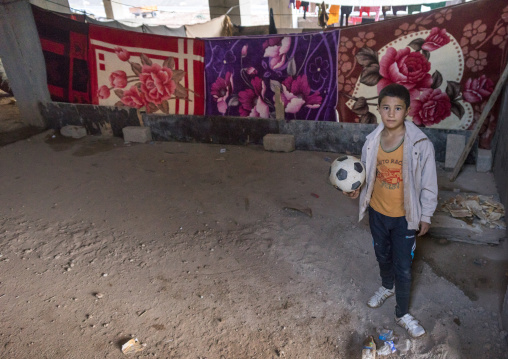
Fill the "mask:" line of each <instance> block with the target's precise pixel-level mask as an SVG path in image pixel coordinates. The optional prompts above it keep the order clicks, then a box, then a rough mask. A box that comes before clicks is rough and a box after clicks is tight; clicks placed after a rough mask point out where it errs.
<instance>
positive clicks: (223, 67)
mask: <svg viewBox="0 0 508 359" xmlns="http://www.w3.org/2000/svg"><path fill="white" fill-rule="evenodd" d="M338 42H339V31H327V32H316V33H307V34H292V35H284V36H281V35H274V36H250V37H235V38H215V39H207V41H206V42H205V78H206V93H207V99H206V114H207V115H222V116H243V117H259V118H276V111H275V109H276V107H278V108H281V109H282V107H281V106H283V109H284V118H285V119H286V120H292V119H299V120H312V121H336V120H337V116H336V106H337V96H338V95H337V63H338V61H337V45H338ZM279 92H280V97H279ZM279 111H280V110H279ZM281 113H282V111H280V113H279V116H277V118H282V115H281Z"/></svg>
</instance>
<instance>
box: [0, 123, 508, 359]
mask: <svg viewBox="0 0 508 359" xmlns="http://www.w3.org/2000/svg"><path fill="white" fill-rule="evenodd" d="M222 149H225V152H224V151H221V150H222ZM335 155H336V154H333V153H323V152H303V151H295V152H293V153H269V152H265V151H264V150H263V148H262V147H260V146H245V147H239V146H223V145H208V144H184V143H169V142H165V143H151V144H129V143H124V142H123V140H122V139H120V138H101V137H86V138H83V139H80V140H71V139H66V138H62V137H61V136H60V135H58V134H56V135H55V136H53V132H52V131H47V132H44V133H42V134H39V135H36V136H34V137H31V138H29V139H25V140H20V141H18V142H16V143H12V144H9V145H5V146H3V147H0V183H1V184H2V190H1V191H0V203H1V204H2V205H1V207H0V255H1V257H0V357H1V358H123V357H124V354H122V352H121V345H122V344H123V343H124V342H126V341H127V340H128V339H129V338H131V337H137V338H138V339H139V340H140V341H141V342H142V343H145V344H146V347H145V349H144V351H142V352H141V353H139V354H137V355H132V357H140V358H145V357H147V358H148V357H158V358H172V359H176V358H182V359H184V358H185V359H190V358H196V359H198V358H207V359H215V358H217V359H221V358H228V359H239V358H242V359H243V358H262V359H266V358H279V357H281V358H317V359H320V358H326V359H327V358H360V356H361V349H362V341H363V340H364V338H365V337H366V336H367V335H375V334H376V328H377V327H381V326H387V327H389V328H391V329H393V330H395V332H396V335H397V336H398V337H399V340H402V339H407V338H408V336H407V334H406V333H405V332H404V331H403V330H402V329H401V328H398V327H396V326H395V325H394V321H393V311H394V306H395V301H394V300H393V298H392V299H389V300H388V302H387V303H385V305H384V306H383V307H381V308H379V309H370V308H368V307H367V306H366V304H365V303H366V301H367V300H368V298H369V296H370V295H371V294H372V293H373V291H375V290H376V289H377V287H378V286H379V279H378V271H377V263H376V260H375V257H374V253H373V248H372V245H371V237H370V234H369V230H368V226H367V224H366V223H365V222H362V223H358V222H357V211H358V203H357V202H356V201H352V200H349V199H347V198H345V197H343V196H342V195H341V194H339V193H338V192H337V191H336V190H335V189H334V188H333V187H332V186H330V185H329V184H328V182H327V178H326V174H327V171H328V167H329V162H328V161H327V159H328V158H334V157H335ZM440 174H441V177H440V186H441V187H442V188H446V189H450V188H460V189H461V190H462V191H478V189H479V188H481V190H482V193H484V194H492V193H495V191H496V189H495V186H494V184H493V179H492V175H491V174H477V173H476V172H475V171H474V168H471V167H468V168H466V169H465V171H464V172H462V173H461V175H460V176H459V178H458V180H457V181H456V182H454V183H449V182H447V180H446V174H445V173H444V172H443V171H440ZM288 208H296V209H299V210H294V209H288ZM309 209H310V210H311V212H312V216H309V215H308V214H306V213H309ZM304 212H306V213H304ZM506 247H507V246H506V245H505V243H504V242H503V243H502V244H501V245H499V246H478V245H468V244H462V243H456V242H448V241H443V240H437V239H432V238H431V237H429V236H427V237H425V238H423V239H421V240H419V241H418V248H417V256H416V259H415V263H414V267H413V268H414V271H413V273H414V285H413V290H412V295H413V296H412V298H413V300H412V303H411V312H412V313H413V314H414V315H415V316H416V317H417V318H418V319H420V320H421V322H422V324H423V325H424V326H425V328H426V329H427V330H428V334H427V335H426V336H425V337H423V338H422V339H418V340H412V341H411V343H412V344H411V350H410V351H409V353H407V354H406V355H405V356H404V357H406V358H429V359H430V358H447V359H450V358H461V359H463V358H508V355H507V349H508V346H507V343H506V340H505V337H506V334H507V333H506V332H504V331H502V329H501V327H500V309H501V303H502V298H503V296H504V292H505V290H506V282H507V281H506V275H505V271H506V258H508V257H507V255H506V253H507V249H506ZM478 260H480V261H478ZM475 262H476V263H481V265H477V264H475Z"/></svg>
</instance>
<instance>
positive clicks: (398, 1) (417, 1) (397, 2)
mask: <svg viewBox="0 0 508 359" xmlns="http://www.w3.org/2000/svg"><path fill="white" fill-rule="evenodd" d="M307 2H310V3H317V4H321V3H322V2H323V0H308V1H307ZM324 2H325V4H326V5H345V6H403V5H426V4H434V3H438V2H442V0H441V1H440V0H324Z"/></svg>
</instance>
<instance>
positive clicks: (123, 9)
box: [102, 0, 142, 20]
mask: <svg viewBox="0 0 508 359" xmlns="http://www.w3.org/2000/svg"><path fill="white" fill-rule="evenodd" d="M102 3H103V4H104V12H105V13H106V17H107V18H108V19H114V20H118V19H128V18H129V17H132V16H131V14H130V12H129V10H128V7H127V6H124V5H123V4H120V3H119V2H118V1H111V0H103V1H102ZM140 6H142V5H140Z"/></svg>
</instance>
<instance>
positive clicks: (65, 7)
mask: <svg viewBox="0 0 508 359" xmlns="http://www.w3.org/2000/svg"><path fill="white" fill-rule="evenodd" d="M30 3H32V4H33V5H35V6H38V7H40V8H43V9H46V10H50V11H55V12H61V13H64V14H70V13H71V9H70V6H69V1H68V0H51V1H47V0H30Z"/></svg>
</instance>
